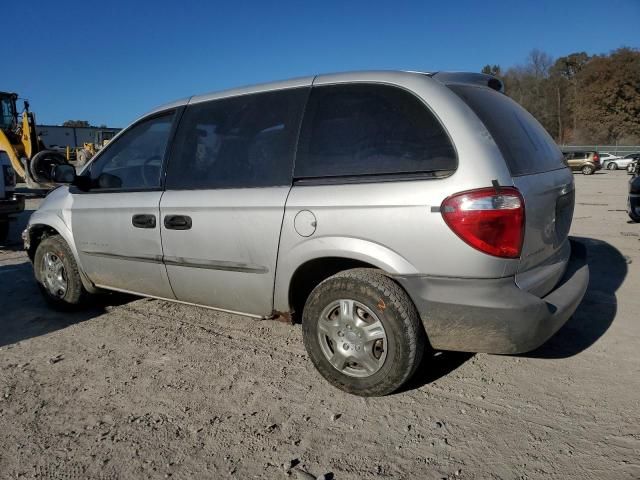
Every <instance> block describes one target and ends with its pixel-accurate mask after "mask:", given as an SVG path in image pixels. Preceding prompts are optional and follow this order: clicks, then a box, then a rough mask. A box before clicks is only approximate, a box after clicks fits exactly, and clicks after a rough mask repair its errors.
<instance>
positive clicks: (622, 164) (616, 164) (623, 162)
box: [603, 153, 640, 170]
mask: <svg viewBox="0 0 640 480" xmlns="http://www.w3.org/2000/svg"><path fill="white" fill-rule="evenodd" d="M639 158H640V153H630V154H629V155H625V156H624V157H622V158H615V159H611V160H608V161H606V163H605V164H603V166H604V168H606V169H608V170H617V169H619V168H620V169H625V168H627V167H628V166H629V164H631V163H632V162H633V161H635V160H638V159H639Z"/></svg>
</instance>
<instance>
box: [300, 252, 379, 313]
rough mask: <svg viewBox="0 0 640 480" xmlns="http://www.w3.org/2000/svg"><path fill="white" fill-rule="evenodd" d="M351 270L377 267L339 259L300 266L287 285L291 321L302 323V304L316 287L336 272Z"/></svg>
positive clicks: (310, 262)
mask: <svg viewBox="0 0 640 480" xmlns="http://www.w3.org/2000/svg"><path fill="white" fill-rule="evenodd" d="M352 268H377V267H375V266H374V265H371V264H369V263H366V262H361V261H359V260H353V259H351V258H340V257H325V258H316V259H314V260H309V261H308V262H306V263H303V264H302V265H300V266H299V267H298V269H297V270H296V271H295V273H294V274H293V277H291V282H290V283H289V306H290V307H291V310H292V312H293V321H294V322H295V323H300V322H302V311H303V310H304V304H305V303H306V302H307V298H308V297H309V294H310V293H311V291H312V290H313V289H314V288H315V287H316V285H318V284H319V283H320V282H322V281H323V280H326V279H327V278H329V277H330V276H332V275H335V274H336V273H338V272H342V271H344V270H349V269H352Z"/></svg>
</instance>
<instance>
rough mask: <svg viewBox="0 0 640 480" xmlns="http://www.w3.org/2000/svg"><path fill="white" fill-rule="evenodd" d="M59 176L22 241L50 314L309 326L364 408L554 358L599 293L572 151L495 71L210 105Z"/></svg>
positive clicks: (286, 89) (273, 88)
mask: <svg viewBox="0 0 640 480" xmlns="http://www.w3.org/2000/svg"><path fill="white" fill-rule="evenodd" d="M505 118H509V119H514V121H509V122H505V121H504V119H505ZM589 158H590V160H589V162H591V163H588V165H590V166H591V167H590V168H593V169H595V168H596V167H595V165H596V162H595V161H594V160H593V156H590V157H589ZM584 165H587V163H584ZM51 176H52V179H55V181H56V182H66V183H70V186H63V187H60V188H58V189H56V190H54V191H53V192H51V193H50V194H49V195H48V197H47V198H45V199H44V201H43V202H42V204H41V205H40V208H39V209H38V210H37V211H36V212H34V213H33V215H32V216H31V218H30V221H29V225H28V227H27V229H26V230H25V232H24V234H23V238H24V240H25V248H26V250H27V251H28V254H29V257H30V258H31V260H32V262H33V266H34V272H35V277H36V280H37V282H38V284H39V286H40V287H41V290H42V292H43V294H44V296H45V298H46V299H47V300H48V301H49V302H51V303H52V304H53V305H55V306H59V307H70V306H75V305H78V304H81V303H82V302H83V301H85V300H86V299H87V297H88V296H89V294H90V293H91V292H94V293H95V292H96V291H97V290H98V289H101V288H102V289H108V290H117V291H124V292H130V293H135V294H139V295H145V296H150V297H157V298H164V299H167V300H173V301H178V302H185V303H190V304H198V305H202V306H207V307H209V308H213V309H217V310H222V311H226V312H235V313H240V312H243V313H244V314H246V315H248V316H252V317H254V318H259V319H267V318H283V319H286V320H290V319H291V318H293V319H294V320H296V319H297V320H299V321H301V323H302V336H303V341H304V346H305V348H306V350H307V353H308V355H309V358H310V359H311V361H312V363H313V364H314V366H315V367H316V368H317V370H318V371H319V372H320V373H321V374H322V375H323V376H324V377H325V378H326V379H327V380H328V381H329V382H330V383H331V384H333V385H334V386H336V387H338V388H340V389H343V390H345V391H347V392H350V393H354V394H358V395H363V396H371V395H384V394H387V393H390V392H393V391H394V390H396V389H398V388H399V387H400V386H402V385H403V384H404V383H405V382H406V381H407V380H409V378H410V377H411V376H412V375H413V373H414V372H415V370H416V369H417V368H418V366H419V365H420V363H421V360H422V357H423V353H424V352H425V349H426V348H427V346H428V345H430V346H431V347H433V348H435V349H439V350H457V351H471V352H493V353H518V352H524V351H529V350H532V349H534V348H536V347H537V346H539V345H540V344H542V343H543V342H544V341H546V340H547V339H548V338H549V337H550V336H551V335H553V334H554V333H555V332H556V331H557V330H558V329H559V328H560V327H561V326H562V325H563V324H564V323H565V322H566V321H567V320H568V318H569V317H570V316H571V315H572V314H573V312H574V311H575V310H576V308H577V306H578V304H579V303H580V301H581V300H582V298H583V296H584V294H585V291H586V288H587V284H588V282H589V267H588V265H587V263H586V249H585V247H584V245H581V244H579V243H576V242H573V241H572V240H570V239H569V229H570V227H571V221H572V217H573V210H574V201H575V186H574V179H573V176H572V174H571V172H570V170H569V169H568V168H566V165H565V163H564V161H563V157H562V152H561V151H560V150H559V149H558V147H557V145H556V144H555V142H554V141H553V139H552V138H551V137H550V136H549V134H548V133H547V132H546V131H545V129H544V128H543V127H542V126H541V125H540V124H539V123H538V122H537V121H536V120H535V118H534V117H533V116H532V115H530V114H529V113H528V112H527V111H526V110H524V109H523V108H522V107H521V106H520V105H519V104H518V103H516V102H515V101H513V100H512V99H511V98H509V97H508V96H506V95H504V93H502V84H501V82H500V81H499V80H498V79H496V78H495V77H492V76H489V75H483V74H476V73H446V72H439V73H435V74H426V73H418V72H354V73H343V74H331V75H318V76H315V77H307V78H301V79H295V80H288V81H284V82H277V83H270V84H265V85H259V86H254V87H245V88H241V89H236V90H231V91H226V92H221V93H214V94H209V95H202V96H194V97H191V98H190V99H186V100H181V101H178V102H175V103H172V104H169V105H166V106H164V107H161V108H158V109H156V110H155V111H153V112H151V113H149V114H147V115H145V116H143V117H142V118H140V119H139V120H137V121H136V122H135V123H134V124H133V125H132V126H130V127H129V128H127V129H125V130H124V131H122V132H121V133H120V134H119V135H118V136H117V137H116V138H114V139H113V140H112V141H111V142H110V143H109V144H108V145H107V146H106V147H105V148H104V149H102V150H101V151H100V152H98V153H97V154H96V156H95V157H94V158H93V159H92V160H91V162H90V163H89V164H88V166H87V167H86V168H85V169H84V170H83V171H82V172H81V173H80V174H79V175H76V172H75V169H74V168H73V167H72V166H70V165H62V166H57V167H54V169H53V170H52V173H51ZM426 368H428V366H427V367H426Z"/></svg>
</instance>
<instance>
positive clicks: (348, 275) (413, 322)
mask: <svg viewBox="0 0 640 480" xmlns="http://www.w3.org/2000/svg"><path fill="white" fill-rule="evenodd" d="M345 298H347V299H351V300H354V301H356V302H358V303H361V304H362V305H364V306H365V307H367V308H368V309H369V310H371V311H372V312H375V315H376V316H377V317H378V319H379V321H380V323H382V326H383V327H384V331H385V334H386V340H385V349H386V352H385V355H386V356H385V359H384V361H383V363H382V366H380V367H379V370H378V371H376V372H375V373H373V374H371V375H370V376H366V377H353V376H350V375H347V374H345V373H343V372H342V371H340V370H338V369H337V368H335V367H334V366H333V365H332V364H331V363H330V362H329V360H328V358H327V357H326V356H325V354H324V353H323V350H322V346H321V345H320V340H319V333H318V332H319V330H318V328H319V327H318V324H319V321H320V317H321V314H322V312H323V311H324V310H325V309H326V308H327V306H329V305H331V304H332V303H334V302H336V301H337V300H340V299H345ZM302 332H303V338H304V345H305V348H306V350H307V353H308V354H309V357H310V358H311V361H312V362H313V364H314V366H315V367H316V369H317V370H318V371H319V372H320V374H321V375H322V376H323V377H324V378H325V379H327V380H328V381H329V383H331V384H332V385H334V386H335V387H337V388H339V389H341V390H344V391H345V392H348V393H352V394H355V395H360V396H365V397H368V396H381V395H387V394H389V393H392V392H394V391H395V390H397V389H398V388H400V387H401V386H402V385H403V384H404V383H405V382H407V380H409V379H410V378H411V376H412V375H413V374H414V372H415V370H416V368H418V366H419V365H420V362H421V361H422V357H423V355H424V351H425V348H426V345H427V338H426V334H425V331H424V328H423V326H422V322H421V320H420V317H419V315H418V312H417V311H416V308H415V306H414V305H413V302H412V301H411V299H410V298H409V297H408V295H407V294H406V293H405V292H404V290H403V289H402V288H400V286H399V285H398V284H396V283H395V282H394V281H393V280H391V279H390V278H389V277H387V276H385V275H384V274H382V273H381V272H379V271H377V270H373V269H363V268H359V269H353V270H346V271H344V272H340V273H338V274H336V275H334V276H332V277H329V278H328V279H326V280H325V281H323V282H322V283H320V284H319V285H318V286H317V287H316V288H315V289H314V290H313V291H312V292H311V294H310V295H309V298H308V299H307V302H306V304H305V307H304V313H303V318H302Z"/></svg>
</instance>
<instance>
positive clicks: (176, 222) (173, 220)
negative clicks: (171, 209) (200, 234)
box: [164, 215, 191, 230]
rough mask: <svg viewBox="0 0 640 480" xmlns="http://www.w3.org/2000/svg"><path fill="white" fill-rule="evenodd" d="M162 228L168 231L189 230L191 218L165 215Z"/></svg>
mask: <svg viewBox="0 0 640 480" xmlns="http://www.w3.org/2000/svg"><path fill="white" fill-rule="evenodd" d="M164 226H165V228H166V229H168V230H189V229H190V228H191V217H187V216H186V215H167V216H166V217H164Z"/></svg>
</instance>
